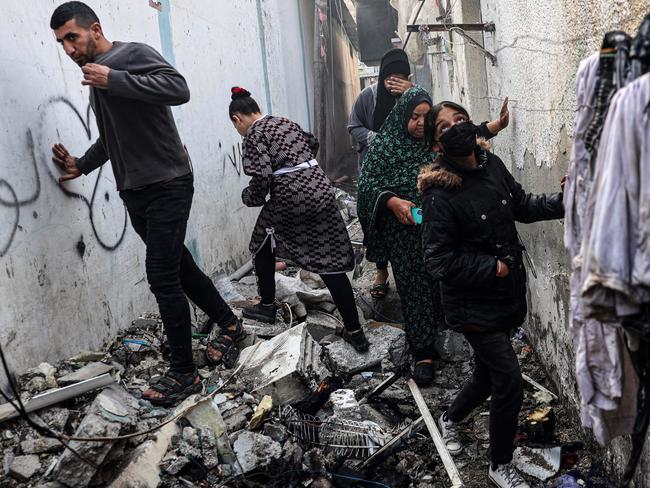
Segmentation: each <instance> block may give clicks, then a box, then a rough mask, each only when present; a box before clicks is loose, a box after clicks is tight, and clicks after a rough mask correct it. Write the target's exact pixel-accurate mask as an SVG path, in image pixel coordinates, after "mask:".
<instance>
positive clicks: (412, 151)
mask: <svg viewBox="0 0 650 488" xmlns="http://www.w3.org/2000/svg"><path fill="white" fill-rule="evenodd" d="M422 102H428V103H429V104H430V105H433V104H432V102H431V98H430V97H429V94H428V93H427V92H426V90H424V89H423V88H421V87H419V86H415V87H413V88H410V89H409V90H407V91H406V92H404V94H403V95H402V96H401V97H400V99H399V101H398V102H397V103H396V104H395V107H393V110H392V111H391V112H390V114H389V115H388V117H387V118H386V121H385V122H384V125H383V126H382V128H381V131H380V132H379V134H378V135H377V137H375V139H374V141H373V142H372V144H371V145H370V148H369V150H368V154H367V155H366V157H365V159H364V161H363V171H362V172H361V178H360V180H359V195H358V202H357V210H358V214H359V221H360V222H361V226H362V228H363V232H364V244H365V245H366V257H367V258H368V260H370V261H381V260H386V258H387V256H386V252H385V250H384V248H383V245H382V242H381V238H380V236H379V235H378V232H377V225H378V223H379V220H380V218H379V216H380V214H381V210H383V208H382V207H383V205H385V202H386V200H387V199H388V198H389V197H391V196H397V197H399V198H403V199H404V200H409V201H411V202H413V203H415V204H416V205H417V206H418V207H419V206H420V204H421V198H422V197H421V196H420V193H419V191H418V189H417V179H418V173H419V172H420V167H421V166H422V165H424V164H426V163H429V162H431V160H432V156H433V154H432V153H431V151H430V150H428V149H427V147H426V145H425V144H424V141H421V140H417V139H414V138H413V137H411V135H409V133H408V131H407V125H408V121H409V119H410V118H411V114H412V113H413V110H414V109H415V107H416V106H417V105H419V104H420V103H422Z"/></svg>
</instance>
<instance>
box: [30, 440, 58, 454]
mask: <svg viewBox="0 0 650 488" xmlns="http://www.w3.org/2000/svg"><path fill="white" fill-rule="evenodd" d="M20 449H21V451H22V452H23V454H43V453H46V452H56V451H59V450H61V449H63V444H61V443H60V442H59V441H58V440H57V439H53V438H51V437H39V438H38V439H26V440H24V441H22V442H21V443H20Z"/></svg>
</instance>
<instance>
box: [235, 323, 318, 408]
mask: <svg viewBox="0 0 650 488" xmlns="http://www.w3.org/2000/svg"><path fill="white" fill-rule="evenodd" d="M320 355H321V347H320V346H319V345H318V343H317V342H316V341H314V339H313V338H312V337H311V336H310V335H309V333H308V332H307V326H306V324H301V325H298V326H296V327H294V328H292V329H290V330H288V331H286V332H284V333H282V334H280V335H278V336H276V337H274V338H273V339H270V340H268V341H266V342H263V343H260V344H259V345H255V346H251V347H248V348H246V349H244V350H243V351H242V352H241V355H240V356H239V364H243V367H242V369H241V371H240V373H239V381H240V382H241V383H243V384H244V385H245V386H246V387H247V390H248V391H250V392H251V393H254V394H256V395H260V396H263V395H270V396H271V397H272V398H273V403H274V404H275V405H288V404H292V403H296V402H299V401H300V400H303V399H304V398H306V397H307V396H308V395H309V393H310V392H311V391H312V390H313V389H315V388H316V386H317V385H318V384H319V383H320V382H321V381H322V380H323V379H324V378H325V377H326V376H327V375H328V373H327V370H326V369H325V368H324V366H323V365H322V363H321V361H320Z"/></svg>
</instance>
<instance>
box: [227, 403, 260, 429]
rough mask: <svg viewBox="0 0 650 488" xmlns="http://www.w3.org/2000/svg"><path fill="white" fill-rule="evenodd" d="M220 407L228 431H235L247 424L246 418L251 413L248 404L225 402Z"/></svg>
mask: <svg viewBox="0 0 650 488" xmlns="http://www.w3.org/2000/svg"><path fill="white" fill-rule="evenodd" d="M220 408H221V411H222V415H223V421H224V423H225V424H226V430H227V431H228V432H237V431H238V430H241V429H243V428H245V427H246V425H247V424H248V418H249V417H250V415H251V414H252V413H253V409H252V408H251V407H250V406H248V405H246V404H245V403H238V402H235V401H229V402H226V405H224V406H223V407H220Z"/></svg>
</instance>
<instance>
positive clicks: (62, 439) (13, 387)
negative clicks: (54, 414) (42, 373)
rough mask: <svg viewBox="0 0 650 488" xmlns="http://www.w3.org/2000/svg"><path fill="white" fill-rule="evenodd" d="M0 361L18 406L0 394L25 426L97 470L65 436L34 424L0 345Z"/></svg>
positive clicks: (95, 465) (3, 393)
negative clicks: (49, 438) (25, 423)
mask: <svg viewBox="0 0 650 488" xmlns="http://www.w3.org/2000/svg"><path fill="white" fill-rule="evenodd" d="M0 359H1V360H2V368H3V369H4V372H5V375H6V376H7V382H8V383H9V388H10V389H11V392H12V393H13V395H14V397H15V398H16V401H17V402H18V404H15V403H14V402H12V401H11V399H10V398H9V396H8V395H6V394H5V392H4V391H2V389H0V394H1V395H2V397H3V398H4V399H5V400H6V401H7V402H8V403H9V404H10V405H11V406H12V407H13V408H14V409H15V410H16V411H17V412H18V414H19V415H20V417H21V418H23V419H24V420H25V421H26V422H27V424H28V425H29V426H30V427H32V428H33V429H34V430H36V432H38V433H39V434H41V435H43V436H44V437H51V438H54V439H56V440H57V441H59V442H60V443H61V445H62V446H63V447H65V448H66V449H69V450H70V452H71V453H72V454H73V455H74V456H75V457H76V458H78V459H79V460H80V461H82V462H84V463H86V464H88V465H89V466H92V467H93V468H95V469H99V466H97V464H95V463H94V462H93V461H91V460H90V459H87V458H86V457H84V456H82V455H81V454H80V453H79V452H78V451H77V450H76V449H74V448H72V447H70V445H68V443H67V441H68V440H70V439H66V438H65V437H64V436H65V434H61V433H59V432H56V431H54V430H53V429H51V428H49V427H47V426H46V425H39V424H37V423H36V422H34V421H33V420H32V418H31V417H30V416H29V413H27V410H26V409H25V405H24V404H23V400H22V398H21V397H20V391H19V389H18V387H17V386H16V384H15V383H14V380H13V376H12V375H11V372H10V371H9V366H8V365H7V360H6V359H5V354H4V351H3V349H2V346H1V345H0Z"/></svg>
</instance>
